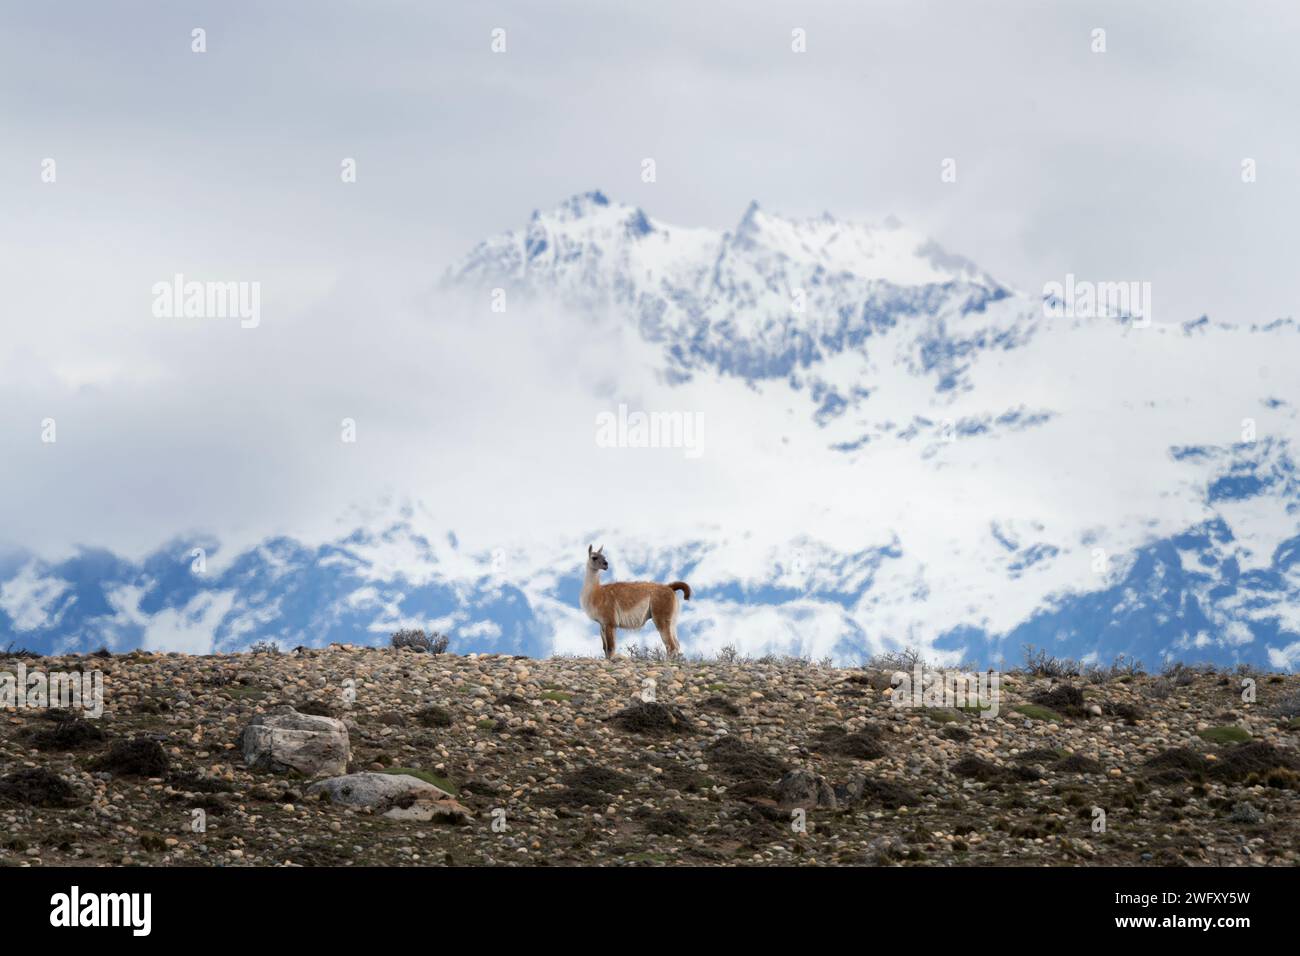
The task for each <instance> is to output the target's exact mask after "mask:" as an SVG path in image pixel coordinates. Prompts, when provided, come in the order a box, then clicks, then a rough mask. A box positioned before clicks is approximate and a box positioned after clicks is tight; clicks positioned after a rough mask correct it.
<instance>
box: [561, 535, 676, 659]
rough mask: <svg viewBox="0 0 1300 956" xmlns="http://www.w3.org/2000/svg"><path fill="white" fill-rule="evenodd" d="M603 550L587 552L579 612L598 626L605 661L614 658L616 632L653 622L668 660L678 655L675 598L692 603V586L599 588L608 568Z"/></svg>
mask: <svg viewBox="0 0 1300 956" xmlns="http://www.w3.org/2000/svg"><path fill="white" fill-rule="evenodd" d="M603 550H604V549H603V548H600V549H597V550H594V551H593V550H592V549H591V547H588V548H587V576H586V579H585V580H584V582H583V585H582V598H581V602H582V609H583V610H584V611H586V612H587V616H588V617H590V618H591V619H592V620H593V621H595V622H596V623H597V624H599V625H600V642H601V645H602V646H603V647H604V650H605V657H606V658H611V657H613V656H614V638H615V634H616V632H617V630H618V629H619V628H623V629H625V630H637V629H639V628H642V627H644V626H645V624H646V622H647V621H654V622H655V628H656V629H657V630H658V631H659V637H660V639H661V640H662V641H663V642H664V647H665V648H666V649H667V650H668V654H669V656H670V657H675V656H677V655H678V654H680V653H681V644H679V643H678V641H677V595H676V594H674V593H673V592H674V591H681V592H682V596H683V597H685V598H686V600H688V601H689V600H690V599H691V586H690V585H689V584H686V583H685V582H684V581H674V582H673V583H672V584H656V583H654V582H653V581H619V582H616V583H614V584H601V583H600V572H601V571H603V570H605V569H606V568H608V567H609V564H608V562H606V561H605V557H604V555H603V554H602V552H603Z"/></svg>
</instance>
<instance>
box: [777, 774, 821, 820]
mask: <svg viewBox="0 0 1300 956" xmlns="http://www.w3.org/2000/svg"><path fill="white" fill-rule="evenodd" d="M776 799H777V802H778V803H779V804H781V806H783V807H803V808H804V809H814V808H818V809H831V810H833V809H835V807H836V800H835V791H834V790H832V789H831V786H830V784H828V783H827V782H826V779H825V778H824V777H821V776H819V775H818V774H815V773H812V772H810V771H808V770H791V771H790V772H789V773H787V774H786V775H785V776H784V777H782V778H781V779H780V780H779V781H777V784H776Z"/></svg>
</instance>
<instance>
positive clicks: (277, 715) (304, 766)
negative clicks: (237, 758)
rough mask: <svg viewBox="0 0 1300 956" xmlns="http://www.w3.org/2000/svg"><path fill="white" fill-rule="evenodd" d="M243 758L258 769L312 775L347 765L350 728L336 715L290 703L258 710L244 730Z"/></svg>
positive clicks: (337, 770)
mask: <svg viewBox="0 0 1300 956" xmlns="http://www.w3.org/2000/svg"><path fill="white" fill-rule="evenodd" d="M243 749H244V762H245V763H247V764H248V765H249V766H250V767H252V768H254V769H255V770H271V771H276V772H284V771H285V770H296V771H298V772H299V773H301V774H305V775H306V776H309V777H315V776H321V775H331V776H332V775H337V774H341V773H345V772H346V771H347V769H348V758H349V756H350V755H351V750H350V746H349V744H348V731H347V728H346V727H345V726H344V725H343V722H342V721H339V720H335V719H334V718H333V717H316V716H313V715H311V714H300V713H298V712H297V711H296V710H294V709H293V708H292V707H289V706H287V705H284V706H280V707H276V708H275V709H273V710H272V711H270V712H269V713H266V714H259V715H258V716H256V717H254V718H253V721H252V723H250V724H249V725H248V727H247V728H246V729H245V730H244V747H243Z"/></svg>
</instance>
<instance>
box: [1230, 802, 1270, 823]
mask: <svg viewBox="0 0 1300 956" xmlns="http://www.w3.org/2000/svg"><path fill="white" fill-rule="evenodd" d="M1229 819H1230V820H1232V822H1233V823H1246V824H1255V823H1263V822H1264V815H1263V814H1262V813H1260V812H1259V811H1258V810H1257V809H1255V805H1254V804H1253V803H1238V804H1236V805H1234V806H1233V808H1232V815H1231V816H1230V817H1229Z"/></svg>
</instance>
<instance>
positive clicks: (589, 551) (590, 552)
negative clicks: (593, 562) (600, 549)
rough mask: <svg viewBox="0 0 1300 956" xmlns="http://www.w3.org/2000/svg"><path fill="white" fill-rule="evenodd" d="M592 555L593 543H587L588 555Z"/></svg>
mask: <svg viewBox="0 0 1300 956" xmlns="http://www.w3.org/2000/svg"><path fill="white" fill-rule="evenodd" d="M591 555H592V551H591V545H587V557H591Z"/></svg>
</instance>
